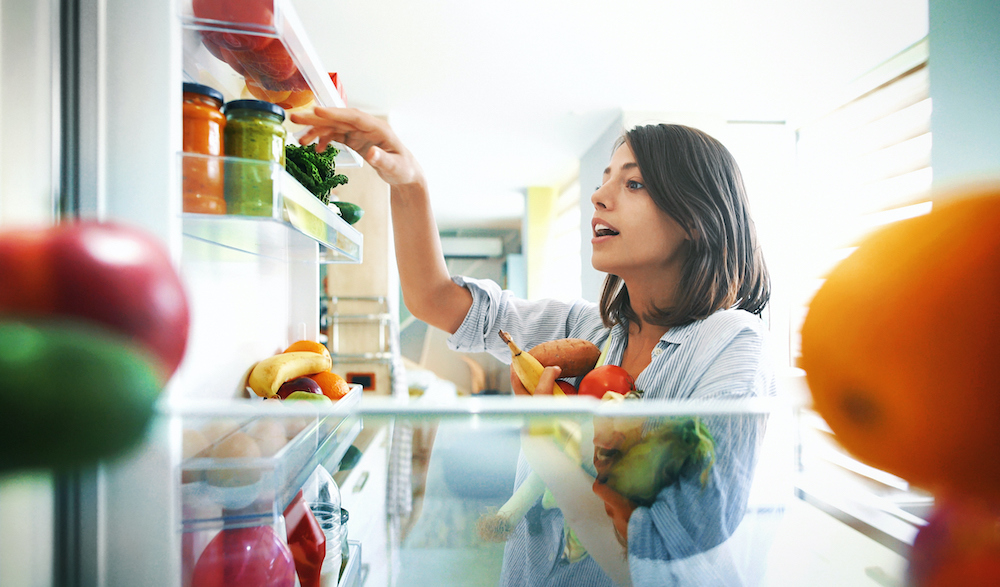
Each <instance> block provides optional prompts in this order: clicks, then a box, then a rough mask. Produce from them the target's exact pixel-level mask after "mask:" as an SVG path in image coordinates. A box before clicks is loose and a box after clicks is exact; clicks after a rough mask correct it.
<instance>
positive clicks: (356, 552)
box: [324, 540, 363, 587]
mask: <svg viewBox="0 0 1000 587" xmlns="http://www.w3.org/2000/svg"><path fill="white" fill-rule="evenodd" d="M347 552H348V556H347V564H346V565H345V566H344V572H343V573H342V574H341V575H340V583H339V587H361V585H362V581H363V578H362V576H361V543H360V542H355V541H354V540H348V541H347ZM324 587H325V586H324Z"/></svg>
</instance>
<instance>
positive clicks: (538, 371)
mask: <svg viewBox="0 0 1000 587" xmlns="http://www.w3.org/2000/svg"><path fill="white" fill-rule="evenodd" d="M500 338H501V339H502V340H503V341H504V342H505V343H507V346H508V347H509V348H510V358H511V363H510V364H511V366H512V367H514V373H517V378H518V379H520V380H521V383H522V384H523V385H524V388H525V389H527V390H528V393H531V394H534V393H535V388H536V387H538V380H539V379H541V377H542V371H544V370H545V367H543V366H542V364H541V363H540V362H538V359H536V358H535V357H533V356H532V355H531V353H527V352H524V351H522V350H521V347H519V346H517V343H515V342H514V340H513V339H511V337H510V335H509V334H507V333H506V332H504V331H503V330H501V331H500ZM552 395H566V394H565V393H563V391H562V390H561V389H559V386H558V385H556V386H554V387H553V388H552Z"/></svg>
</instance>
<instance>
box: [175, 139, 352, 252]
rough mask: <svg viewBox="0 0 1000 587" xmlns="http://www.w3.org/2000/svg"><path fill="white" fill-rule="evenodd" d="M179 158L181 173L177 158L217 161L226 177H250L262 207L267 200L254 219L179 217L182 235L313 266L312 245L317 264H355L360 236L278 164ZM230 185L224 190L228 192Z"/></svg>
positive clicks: (207, 157)
mask: <svg viewBox="0 0 1000 587" xmlns="http://www.w3.org/2000/svg"><path fill="white" fill-rule="evenodd" d="M180 157H181V158H182V163H181V168H182V169H183V168H184V167H185V166H184V163H183V160H187V159H191V158H199V159H221V160H222V162H223V168H224V170H225V173H226V175H227V176H228V175H229V174H240V175H242V176H244V177H247V176H253V177H254V178H255V179H254V181H253V182H249V181H244V182H243V184H244V185H253V189H254V190H255V191H257V190H259V191H257V193H255V194H254V195H255V197H259V198H261V200H262V201H264V202H265V203H267V200H268V199H270V202H269V203H270V206H269V207H268V206H266V205H265V206H262V207H261V208H260V209H259V210H258V213H256V214H254V215H241V214H195V213H184V214H183V225H184V226H183V231H184V235H185V236H187V237H189V238H194V239H198V240H201V241H204V242H208V243H213V244H217V245H220V246H223V247H227V248H229V249H234V250H237V251H243V252H246V253H251V254H254V255H259V256H262V257H270V258H275V259H280V260H287V261H307V262H315V261H316V256H315V255H316V252H315V251H316V244H317V243H318V244H319V262H320V263H360V262H361V259H362V251H363V244H364V236H363V235H362V234H361V233H360V232H359V231H358V230H357V229H355V228H354V227H353V226H351V225H350V224H348V223H347V222H346V221H345V220H344V219H343V218H341V217H340V215H339V212H338V211H337V210H336V207H335V206H334V207H332V208H331V207H329V206H324V205H323V203H322V202H320V201H319V200H318V199H317V198H316V197H315V196H313V195H312V194H311V193H310V192H309V191H308V190H306V189H305V188H304V187H302V185H301V184H300V183H299V182H297V181H295V178H293V177H292V176H291V175H289V174H288V172H287V171H285V170H284V169H283V168H282V167H281V166H280V165H277V164H275V163H271V162H268V161H257V160H253V159H243V158H240V157H214V156H211V155H199V154H194V153H180ZM230 185H231V184H227V188H226V189H234V188H232V187H229V186H230ZM230 196H232V194H230ZM227 199H231V198H227Z"/></svg>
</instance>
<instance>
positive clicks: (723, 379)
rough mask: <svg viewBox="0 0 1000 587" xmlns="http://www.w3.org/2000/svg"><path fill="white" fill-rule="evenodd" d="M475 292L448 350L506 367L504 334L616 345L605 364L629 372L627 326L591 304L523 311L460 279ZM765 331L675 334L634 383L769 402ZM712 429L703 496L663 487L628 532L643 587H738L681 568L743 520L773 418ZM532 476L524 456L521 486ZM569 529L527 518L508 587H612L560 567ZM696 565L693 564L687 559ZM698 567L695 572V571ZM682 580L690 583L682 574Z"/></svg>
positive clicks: (593, 572) (695, 326) (691, 486)
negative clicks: (624, 363)
mask: <svg viewBox="0 0 1000 587" xmlns="http://www.w3.org/2000/svg"><path fill="white" fill-rule="evenodd" d="M453 279H454V281H455V282H456V283H458V284H459V285H463V286H465V287H466V288H468V289H469V291H470V292H472V297H473V303H472V308H471V309H470V310H469V313H468V315H467V316H466V318H465V320H464V321H463V323H462V325H461V327H460V328H459V329H458V331H456V332H455V334H454V335H452V336H451V338H449V340H448V343H449V347H450V348H452V349H453V350H457V351H463V352H488V353H490V354H492V355H493V356H495V357H496V358H497V359H499V360H501V361H503V362H504V363H509V362H510V351H509V349H508V348H507V346H506V344H505V343H504V342H503V341H502V340H501V339H500V337H499V336H498V331H500V330H505V331H507V332H508V333H510V335H511V337H512V338H513V339H514V340H516V341H517V342H518V344H519V346H521V347H522V348H532V347H533V346H535V345H537V344H539V343H542V342H545V341H550V340H555V339H559V338H582V339H586V340H589V341H591V342H593V343H594V344H596V345H597V346H599V347H603V345H604V343H605V341H607V339H608V337H610V339H611V341H610V344H609V346H608V355H607V359H606V363H607V364H613V365H620V364H621V360H622V355H623V353H624V350H625V343H626V341H627V335H628V327H627V325H626V324H618V325H615V326H614V327H612V328H610V329H608V328H606V327H605V326H604V324H603V322H602V321H601V315H600V309H599V308H598V306H597V304H595V303H593V302H588V301H585V300H579V301H574V302H562V301H557V300H532V301H528V300H524V299H519V298H517V297H515V296H514V295H513V293H512V292H510V291H504V290H501V288H500V286H499V285H498V284H496V283H495V282H492V281H489V280H477V279H471V278H463V277H454V278H453ZM765 344H766V328H765V326H764V324H763V322H762V321H761V320H760V318H758V317H757V316H754V315H753V314H750V313H749V312H745V311H743V310H720V311H718V312H716V313H715V314H713V315H711V316H709V317H708V318H706V319H704V320H699V321H696V322H693V323H691V324H687V325H684V326H679V327H675V328H671V329H670V330H669V331H667V333H666V334H664V335H663V337H662V338H661V339H660V342H659V343H658V344H657V346H656V347H655V348H654V349H653V352H652V357H651V362H650V364H649V366H648V367H646V369H645V370H643V372H642V373H640V374H639V377H638V378H637V379H636V388H637V389H642V390H643V391H644V392H645V394H644V396H643V401H650V400H670V399H686V398H699V399H709V398H734V397H753V396H760V397H763V396H771V395H774V394H775V389H776V387H775V379H774V374H773V370H772V365H771V363H770V361H769V360H768V355H767V351H766V347H765ZM703 420H704V422H705V424H706V425H707V427H708V428H709V430H710V431H711V433H712V435H713V437H714V439H715V443H716V463H715V465H714V466H713V467H712V472H711V477H710V479H709V481H708V483H707V484H706V486H705V487H704V488H703V487H702V486H701V484H700V483H699V482H698V480H697V475H688V476H685V477H683V478H682V480H681V482H679V483H675V484H673V485H671V486H669V487H666V488H664V489H663V490H662V491H661V492H660V494H659V495H658V496H657V500H656V502H655V503H654V504H653V505H652V506H651V507H648V508H646V507H639V508H637V509H636V510H635V511H634V512H633V513H632V516H631V518H630V520H629V526H628V537H629V542H628V558H629V568H630V573H631V576H632V581H633V584H635V585H657V586H663V585H733V584H740V583H739V580H738V577H737V576H735V575H738V574H739V573H738V571H737V572H736V573H735V574H734V573H733V572H730V571H731V569H727V568H726V567H725V565H720V564H701V565H700V566H699V565H697V564H696V565H691V564H688V565H683V564H678V563H679V562H682V561H681V559H686V560H688V561H691V560H698V557H694V556H693V555H697V554H699V553H704V552H706V551H708V550H709V549H712V548H713V547H716V546H718V545H719V544H721V543H723V542H724V541H725V540H726V539H727V538H728V537H729V536H730V535H732V533H733V532H734V531H735V529H736V527H737V526H738V525H739V523H740V521H741V520H742V519H743V515H744V513H745V510H746V503H747V497H748V493H749V490H750V485H751V482H752V480H753V472H754V468H755V466H756V460H757V452H758V448H759V445H760V441H761V439H762V438H763V433H764V426H765V423H766V417H765V416H761V415H750V414H745V415H736V416H728V415H727V416H710V417H705V418H704V419H703ZM529 473H530V468H529V467H528V465H527V463H526V462H525V460H524V458H523V456H522V457H521V459H520V461H519V464H518V470H517V479H516V484H517V485H520V484H521V482H522V481H523V480H524V478H525V477H526V476H527V475H528V474H529ZM562 541H563V518H562V514H561V512H560V511H559V510H558V509H543V508H541V506H540V505H538V504H536V506H535V507H534V508H533V509H532V510H531V511H529V512H528V515H527V516H525V519H524V520H523V521H522V522H521V523H520V524H519V525H518V527H517V529H516V530H515V532H514V533H513V534H512V536H511V538H510V539H509V540H508V542H507V546H506V549H505V552H504V564H503V573H502V577H501V585H511V586H529V585H530V586H536V585H537V586H556V585H566V586H571V585H572V586H590V585H612V582H611V580H610V578H608V576H607V575H605V574H604V572H603V571H602V570H601V569H600V567H599V566H598V565H597V564H596V563H595V562H594V560H593V559H592V558H590V557H586V558H584V559H583V560H581V561H579V562H575V563H569V562H567V561H566V560H565V559H563V558H562V556H561V553H562V547H563V542H562ZM688 557H691V558H688ZM692 567H697V568H696V569H695V570H694V571H693V572H694V575H693V576H692V574H691V573H692V571H691V568H692ZM682 571H683V572H682Z"/></svg>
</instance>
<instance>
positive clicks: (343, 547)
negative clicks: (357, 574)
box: [339, 508, 351, 577]
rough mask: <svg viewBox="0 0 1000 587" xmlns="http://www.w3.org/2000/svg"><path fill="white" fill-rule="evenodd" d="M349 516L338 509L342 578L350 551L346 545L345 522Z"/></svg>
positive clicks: (344, 511) (342, 509)
mask: <svg viewBox="0 0 1000 587" xmlns="http://www.w3.org/2000/svg"><path fill="white" fill-rule="evenodd" d="M350 518H351V516H350V514H349V513H348V511H347V510H345V509H344V508H341V509H340V575H339V576H340V577H343V576H344V571H345V570H347V562H348V560H347V559H348V558H349V557H350V549H349V548H348V545H347V522H348V520H350Z"/></svg>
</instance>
